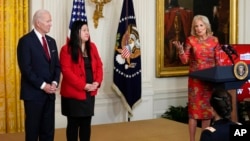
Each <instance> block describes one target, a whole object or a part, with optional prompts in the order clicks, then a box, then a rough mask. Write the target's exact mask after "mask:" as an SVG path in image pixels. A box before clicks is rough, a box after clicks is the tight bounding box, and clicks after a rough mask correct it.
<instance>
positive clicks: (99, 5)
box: [90, 0, 111, 28]
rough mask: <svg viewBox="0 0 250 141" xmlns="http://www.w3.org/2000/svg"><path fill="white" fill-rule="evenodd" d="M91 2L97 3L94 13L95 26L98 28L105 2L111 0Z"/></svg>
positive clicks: (94, 0)
mask: <svg viewBox="0 0 250 141" xmlns="http://www.w3.org/2000/svg"><path fill="white" fill-rule="evenodd" d="M90 1H91V2H93V3H95V11H94V14H93V20H94V26H95V28H97V26H98V20H99V18H103V17H104V16H103V13H102V10H103V6H104V4H106V3H108V2H110V1H111V0H90Z"/></svg>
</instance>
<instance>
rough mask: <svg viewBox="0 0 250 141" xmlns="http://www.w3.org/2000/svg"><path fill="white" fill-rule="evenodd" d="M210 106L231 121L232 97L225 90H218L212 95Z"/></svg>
mask: <svg viewBox="0 0 250 141" xmlns="http://www.w3.org/2000/svg"><path fill="white" fill-rule="evenodd" d="M210 104H211V106H212V107H213V108H214V110H215V111H216V113H217V114H218V115H219V116H220V117H221V118H223V119H230V118H231V117H230V116H231V112H232V97H231V95H230V94H229V93H228V91H226V90H225V89H222V88H218V89H215V90H214V91H213V93H212V96H211V99H210Z"/></svg>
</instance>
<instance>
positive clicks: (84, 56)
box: [60, 21, 103, 141]
mask: <svg viewBox="0 0 250 141" xmlns="http://www.w3.org/2000/svg"><path fill="white" fill-rule="evenodd" d="M60 64H61V70H62V75H63V79H62V83H61V109H62V114H63V115H64V116H66V117H67V129H66V135H67V140H68V141H77V140H78V136H79V138H80V141H89V140H90V135H91V119H92V116H93V115H94V105H95V95H96V94H97V90H98V88H99V87H100V85H101V82H102V80H103V66H102V61H101V58H100V56H99V53H98V50H97V48H96V46H95V44H94V43H93V42H91V41H90V35H89V29H88V25H87V22H84V21H76V22H74V23H73V24H72V27H71V33H70V39H69V41H68V43H67V44H66V45H64V46H63V47H62V49H61V52H60ZM78 133H79V135H78Z"/></svg>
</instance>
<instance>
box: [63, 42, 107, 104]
mask: <svg viewBox="0 0 250 141" xmlns="http://www.w3.org/2000/svg"><path fill="white" fill-rule="evenodd" d="M68 50H69V47H68V45H67V44H66V45H64V46H63V47H62V49H61V51H60V64H61V71H62V75H63V78H62V83H61V95H62V96H63V97H67V98H74V99H79V100H84V99H86V91H85V90H84V88H85V85H86V78H85V70H84V60H83V58H82V57H81V56H79V60H78V63H77V64H76V63H74V62H73V61H72V59H71V54H69V51H68ZM90 56H91V64H92V72H93V82H98V83H99V86H100V85H101V82H102V80H103V67H102V66H103V64H102V61H101V58H100V56H99V53H98V50H97V48H96V45H95V44H94V43H91V48H90ZM96 94H97V90H96V91H92V92H91V95H92V96H95V95H96Z"/></svg>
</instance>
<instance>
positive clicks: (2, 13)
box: [0, 0, 29, 133]
mask: <svg viewBox="0 0 250 141" xmlns="http://www.w3.org/2000/svg"><path fill="white" fill-rule="evenodd" d="M28 6H29V0H0V133H14V132H23V131H24V108H23V103H22V101H21V100H20V98H19V95H20V94H19V93H20V71H19V68H18V64H17V58H16V56H17V55H16V47H17V43H18V39H19V38H20V37H21V36H22V35H24V34H25V33H27V32H28V29H29V8H28Z"/></svg>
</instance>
